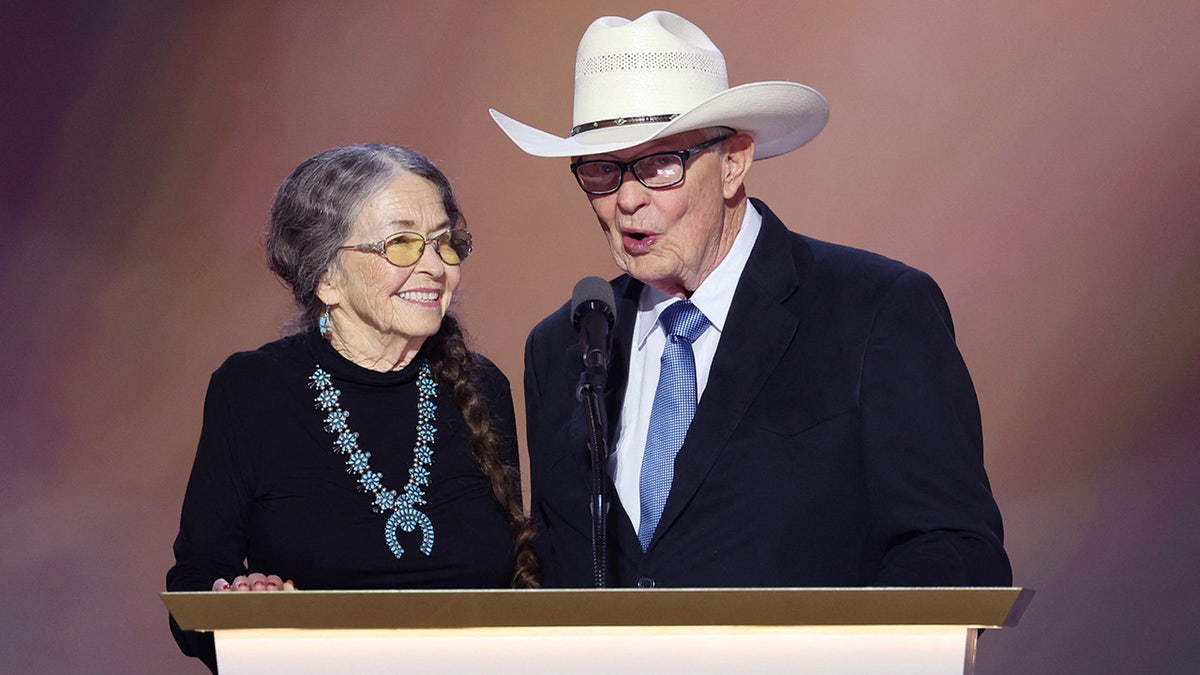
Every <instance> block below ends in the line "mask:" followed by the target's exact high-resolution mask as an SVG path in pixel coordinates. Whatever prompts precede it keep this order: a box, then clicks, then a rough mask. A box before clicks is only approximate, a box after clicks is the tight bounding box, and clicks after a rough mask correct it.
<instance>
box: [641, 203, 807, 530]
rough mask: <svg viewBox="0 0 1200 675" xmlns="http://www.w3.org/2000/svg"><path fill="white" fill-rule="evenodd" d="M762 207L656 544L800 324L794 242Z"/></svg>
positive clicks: (682, 450) (679, 459)
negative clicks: (795, 297)
mask: <svg viewBox="0 0 1200 675" xmlns="http://www.w3.org/2000/svg"><path fill="white" fill-rule="evenodd" d="M754 205H755V206H756V207H757V208H758V210H759V212H760V213H762V215H763V225H762V230H761V232H760V233H759V236H758V241H756V242H755V244H754V248H753V250H752V252H751V253H750V259H749V260H748V261H747V263H746V268H745V270H744V271H743V272H742V276H741V279H740V280H739V281H738V285H737V290H736V291H735V292H734V296H733V303H732V304H731V306H730V311H729V317H728V319H727V320H726V322H725V331H724V333H723V334H722V335H721V342H720V344H719V345H718V346H717V352H716V354H715V355H714V357H713V362H712V368H711V369H710V371H709V376H708V384H707V385H706V387H705V390H704V395H703V396H702V397H701V398H700V401H699V402H698V405H697V407H696V416H695V418H694V419H693V420H692V425H691V427H690V428H689V429H688V434H687V438H686V439H685V440H684V443H683V447H682V448H680V450H679V454H678V456H677V457H676V460H675V478H674V481H673V483H672V485H671V492H670V495H669V496H668V497H667V503H666V505H665V506H664V508H663V515H662V519H661V520H660V521H659V525H658V529H657V531H656V533H655V537H654V538H655V540H657V539H658V538H659V537H661V536H663V534H664V533H665V532H666V531H668V530H669V529H670V526H671V523H672V522H673V521H674V520H675V519H676V518H677V517H678V516H679V514H680V513H681V512H682V511H683V509H684V507H685V506H686V505H687V503H688V502H689V501H691V499H692V497H693V496H694V495H695V493H696V490H697V489H698V488H699V487H700V484H701V483H702V482H703V480H704V478H705V476H707V475H708V472H709V471H710V470H711V469H712V465H713V462H714V461H715V460H716V458H717V456H718V455H719V454H720V453H721V451H722V449H723V448H724V447H725V446H726V444H727V443H728V441H729V438H730V437H731V436H732V435H733V432H734V430H735V429H736V428H737V425H738V424H739V423H740V422H741V420H742V418H743V417H744V416H745V413H746V410H747V409H748V408H749V407H750V403H751V402H752V401H753V400H754V397H755V396H756V395H757V394H758V392H759V391H760V390H761V389H762V387H763V385H764V383H765V382H766V380H767V377H768V376H769V375H770V374H771V372H772V371H773V370H774V369H775V367H776V366H777V364H778V362H779V360H780V358H782V355H783V353H784V351H785V350H786V348H787V345H788V344H789V342H791V340H792V338H793V336H794V335H795V334H796V330H797V328H798V327H799V325H800V321H801V316H800V314H799V313H798V312H797V310H796V309H795V308H794V303H788V304H787V305H785V304H784V303H785V301H787V300H788V299H789V298H791V297H792V296H793V295H794V294H795V292H796V290H797V288H798V287H799V285H800V283H799V277H798V274H797V261H796V260H795V259H794V258H793V242H792V241H790V240H789V237H788V232H787V229H786V228H785V227H784V225H783V223H782V222H780V221H779V219H778V218H776V217H775V215H774V214H773V213H771V212H770V210H768V209H767V208H766V206H765V205H764V204H762V203H761V202H758V201H754ZM650 546H651V548H653V546H654V543H653V542H651V544H650Z"/></svg>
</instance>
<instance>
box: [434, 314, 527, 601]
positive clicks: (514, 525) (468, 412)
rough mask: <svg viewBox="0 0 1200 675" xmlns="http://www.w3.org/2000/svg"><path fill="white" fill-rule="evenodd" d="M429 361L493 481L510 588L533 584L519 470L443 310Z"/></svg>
mask: <svg viewBox="0 0 1200 675" xmlns="http://www.w3.org/2000/svg"><path fill="white" fill-rule="evenodd" d="M428 347H429V350H428V355H429V360H430V365H431V367H432V368H433V371H434V374H435V376H436V377H437V379H438V380H440V381H442V382H446V383H449V384H450V385H452V386H453V388H454V399H455V402H456V403H458V407H459V409H460V410H461V411H462V413H463V418H464V419H466V422H467V427H468V428H469V430H470V434H471V440H470V446H471V454H472V455H473V456H474V457H475V461H476V462H478V463H479V467H480V469H482V470H483V473H484V475H485V476H487V478H488V480H489V481H490V482H491V484H492V492H493V493H495V495H496V500H497V501H499V502H500V505H501V506H502V507H503V508H504V511H505V516H506V517H507V518H508V523H509V528H510V529H511V530H512V533H513V539H514V541H515V545H514V555H515V559H516V571H515V572H514V574H513V579H512V585H513V587H514V588H537V587H539V586H540V585H541V584H540V582H539V581H538V561H537V556H536V555H535V554H534V552H533V536H534V527H533V523H532V522H531V521H530V520H529V519H528V518H526V517H525V510H524V508H523V505H522V500H521V481H520V474H519V473H518V472H517V470H516V468H514V467H513V466H511V465H509V464H508V463H506V462H505V461H504V457H503V456H502V454H501V442H500V438H499V437H498V436H497V434H496V432H495V430H493V429H492V423H491V422H492V419H491V415H490V411H489V410H488V407H487V401H486V400H485V399H484V398H483V397H482V396H480V395H479V390H478V389H477V387H476V382H475V378H474V373H473V368H474V357H473V356H472V354H471V352H470V351H469V350H468V349H467V345H466V338H465V336H464V335H463V330H462V327H461V326H460V325H459V323H458V321H457V320H456V319H455V318H454V317H453V316H451V315H449V314H447V315H446V316H445V318H443V319H442V327H441V329H440V330H439V331H438V332H437V334H436V335H434V336H433V337H431V338H430V339H429V341H428Z"/></svg>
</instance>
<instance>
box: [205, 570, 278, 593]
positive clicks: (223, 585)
mask: <svg viewBox="0 0 1200 675" xmlns="http://www.w3.org/2000/svg"><path fill="white" fill-rule="evenodd" d="M212 589H213V590H214V591H294V590H296V584H294V583H292V580H291V579H288V580H287V581H284V580H282V579H280V578H279V577H278V576H277V575H274V574H270V575H268V574H263V573H261V572H251V573H250V574H247V575H246V576H237V577H234V578H233V581H225V580H224V579H217V580H216V581H214V582H213V586H212Z"/></svg>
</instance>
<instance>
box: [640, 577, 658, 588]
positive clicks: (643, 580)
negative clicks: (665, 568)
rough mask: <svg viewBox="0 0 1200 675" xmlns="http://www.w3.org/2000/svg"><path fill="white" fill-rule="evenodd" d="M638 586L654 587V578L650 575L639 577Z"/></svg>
mask: <svg viewBox="0 0 1200 675" xmlns="http://www.w3.org/2000/svg"><path fill="white" fill-rule="evenodd" d="M638 588H654V579H652V578H650V577H640V578H639V579H638Z"/></svg>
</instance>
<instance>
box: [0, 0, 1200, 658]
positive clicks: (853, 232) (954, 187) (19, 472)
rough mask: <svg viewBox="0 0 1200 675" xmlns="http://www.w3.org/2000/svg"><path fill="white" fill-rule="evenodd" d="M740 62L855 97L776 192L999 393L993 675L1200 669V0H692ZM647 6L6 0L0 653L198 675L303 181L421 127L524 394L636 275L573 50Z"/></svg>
mask: <svg viewBox="0 0 1200 675" xmlns="http://www.w3.org/2000/svg"><path fill="white" fill-rule="evenodd" d="M662 5H663V6H665V8H667V9H675V10H676V11H679V12H680V13H682V14H684V15H685V16H687V17H689V18H691V19H692V20H694V21H695V22H697V23H698V24H699V25H700V26H702V27H703V28H705V30H706V31H707V32H708V33H709V34H710V36H711V37H712V38H713V39H714V41H715V42H716V43H717V44H718V45H720V46H721V48H722V49H723V50H724V51H725V53H726V57H727V59H728V62H729V70H730V73H731V80H732V81H733V83H734V84H738V83H742V82H747V81H752V80H765V79H791V80H797V81H801V82H805V83H808V84H811V85H813V86H815V87H817V88H818V89H820V90H821V91H822V92H823V93H824V94H825V95H826V96H827V97H828V98H829V101H830V104H831V107H832V119H831V121H830V124H829V126H828V128H827V129H826V130H825V132H824V133H823V134H822V135H821V136H820V137H818V139H817V140H816V141H815V142H814V143H812V144H811V145H810V146H808V147H806V148H804V149H803V150H801V151H799V152H795V153H792V154H790V155H787V156H784V157H780V158H776V159H772V160H770V161H767V162H763V163H761V164H758V165H756V166H755V167H754V168H753V170H752V172H751V175H750V178H749V186H750V193H751V194H752V195H755V196H758V197H761V198H763V199H765V200H766V201H767V202H768V203H769V204H770V205H771V206H772V208H773V209H774V210H775V211H776V212H777V213H779V214H781V215H782V216H783V218H784V219H785V221H786V222H787V223H788V224H789V225H790V226H791V227H793V228H795V229H796V230H798V231H802V232H805V233H807V234H811V235H813V236H816V237H819V238H823V239H829V240H833V241H838V242H842V243H846V244H851V245H855V246H860V247H864V248H869V249H873V250H876V251H879V252H882V253H884V254H887V255H889V256H891V257H895V258H898V259H901V260H904V261H906V262H908V263H910V264H912V265H915V266H917V267H920V268H923V269H925V270H927V271H929V272H930V273H932V274H933V275H934V277H935V278H937V279H938V280H939V282H940V283H941V284H942V287H943V289H944V290H945V292H946V295H947V297H948V299H949V301H950V303H951V307H952V308H953V310H954V313H955V320H956V324H957V328H958V336H959V343H960V345H961V348H962V351H963V353H964V354H965V356H966V358H967V361H968V363H969V364H970V366H971V368H972V372H973V374H974V377H975V382H976V386H977V388H978V390H979V397H980V401H981V404H982V408H983V417H984V426H985V433H986V453H987V464H988V468H989V470H990V473H991V477H992V483H993V487H994V489H995V493H996V497H997V499H998V500H999V502H1000V505H1001V508H1002V510H1003V512H1004V515H1005V525H1006V528H1007V544H1008V548H1009V551H1010V553H1011V556H1012V560H1013V567H1014V569H1015V571H1016V583H1017V584H1018V585H1021V586H1026V587H1031V588H1035V589H1037V592H1038V595H1037V597H1036V599H1035V601H1034V603H1033V605H1032V606H1031V607H1030V609H1029V611H1028V613H1027V614H1026V616H1025V618H1024V620H1023V622H1022V625H1021V626H1020V627H1019V628H1017V629H1015V630H1011V631H994V632H989V633H988V634H987V635H985V636H984V637H983V639H982V641H981V643H980V658H979V672H980V673H989V674H990V673H1017V672H1022V673H1059V672H1114V673H1115V672H1121V673H1123V672H1178V671H1182V670H1186V669H1189V668H1191V667H1194V665H1195V663H1196V662H1197V660H1198V659H1200V642H1197V641H1196V640H1194V639H1192V638H1189V637H1188V633H1189V631H1190V629H1191V628H1193V627H1194V626H1196V625H1197V624H1200V609H1198V607H1200V592H1198V591H1197V586H1196V583H1195V580H1194V578H1193V577H1194V576H1195V569H1196V564H1197V563H1196V560H1197V558H1198V557H1200V498H1197V496H1196V495H1197V492H1198V490H1197V488H1198V486H1200V458H1198V457H1197V449H1198V446H1200V440H1198V439H1200V265H1198V264H1197V263H1198V262H1200V222H1198V221H1200V125H1198V122H1200V5H1198V4H1197V3H1195V2H1187V1H1178V2H1171V1H1165V0H1164V1H1163V2H1155V3H1143V2H1132V1H1130V2H1094V1H1085V0H1046V1H1040V2H1034V1H1032V0H1030V1H1028V2H1021V1H1013V2H987V3H985V2H951V1H949V0H945V1H942V0H929V1H923V2H922V1H917V0H912V1H907V2H891V1H887V0H877V1H868V0H864V1H861V2H846V3H843V2H833V1H829V0H820V1H811V2H793V1H786V2H745V3H732V2H728V1H725V2H693V3H680V2H666V3H662ZM652 8H654V7H653V6H652V5H648V4H645V3H642V2H630V1H627V0H615V1H612V2H609V3H605V4H598V3H566V2H564V3H544V2H532V1H529V2H493V3H483V2H479V3H476V2H470V1H461V2H452V1H439V2H339V3H335V2H318V1H308V2H305V1H300V0H296V1H282V0H281V1H277V2H266V1H261V2H232V1H228V2H216V1H212V2H182V1H180V2H148V1H145V2H65V3H64V2H35V1H18V2H13V1H10V0H5V1H3V2H0V158H2V159H0V283H2V286H0V351H2V353H3V354H4V358H3V366H2V367H0V372H2V373H3V377H2V379H0V671H2V672H6V673H58V672H181V673H183V672H201V671H202V668H201V667H200V665H199V663H197V662H192V661H190V660H188V659H185V658H184V657H182V656H181V655H180V654H179V653H178V652H177V650H176V648H175V645H174V644H173V642H172V641H171V638H170V635H169V634H168V632H167V629H166V612H165V610H164V609H163V607H162V605H161V603H160V602H159V599H158V597H157V594H158V592H159V591H160V590H162V586H163V574H164V572H165V570H166V569H167V567H168V566H169V565H170V564H171V551H170V547H171V542H172V539H173V537H174V535H175V529H176V525H177V519H178V509H179V503H180V498H181V496H182V493H183V489H184V484H185V481H186V478H187V472H188V469H189V466H190V463H191V460H192V454H193V452H194V446H195V441H196V437H197V433H198V428H199V421H200V407H201V402H202V398H203V395H204V389H205V384H206V382H207V378H208V374H209V373H210V372H211V371H212V369H213V368H215V367H216V366H217V365H218V364H219V363H220V362H221V360H222V359H223V358H224V357H225V356H226V355H228V354H229V353H230V352H232V351H235V350H242V349H248V348H253V347H255V346H257V345H259V344H261V343H263V342H266V341H269V340H271V339H273V338H274V337H276V336H277V335H278V333H279V330H280V326H281V325H282V324H283V323H284V322H285V321H286V320H287V319H288V318H289V316H290V315H291V306H290V301H289V296H288V294H287V293H286V292H285V290H284V289H283V288H282V287H281V286H280V285H279V283H277V282H276V281H275V280H274V279H273V278H272V277H271V275H270V274H269V273H268V272H267V270H266V267H265V265H264V263H263V254H262V247H261V234H262V231H263V229H264V225H265V221H266V211H267V206H268V203H269V201H270V199H271V196H272V193H273V191H274V189H275V187H276V186H277V184H278V183H279V181H280V180H281V179H282V178H283V177H284V176H285V175H286V174H287V173H288V172H289V171H290V170H291V169H292V167H294V166H295V165H296V164H297V163H298V162H299V161H301V160H302V159H304V158H305V157H307V156H309V155H311V154H313V153H315V152H318V151H320V150H323V149H326V148H329V147H332V146H335V145H341V144H346V143H354V142H363V141H382V142H390V143H397V144H404V145H410V146H412V147H413V148H415V149H418V150H420V151H421V152H424V153H425V154H427V155H429V156H430V157H432V158H434V159H436V160H438V161H439V162H440V163H441V164H442V166H443V167H444V168H445V170H446V171H447V173H448V174H449V175H450V177H451V179H452V180H453V181H454V182H455V185H456V188H457V191H458V193H459V196H460V199H461V201H462V203H463V205H464V208H465V210H466V213H467V215H468V218H469V221H470V224H471V226H472V229H473V230H474V232H475V234H476V237H477V241H478V254H477V256H476V257H475V258H473V259H472V260H471V262H470V264H469V269H467V270H466V276H465V281H464V292H462V294H461V295H462V297H461V302H460V303H459V312H460V313H461V315H462V316H463V317H464V318H465V320H466V322H467V325H468V327H469V329H470V330H471V331H472V333H473V335H474V338H475V342H476V346H477V347H478V348H479V349H480V350H481V351H483V352H485V353H487V354H489V355H490V356H492V357H493V358H494V359H495V360H496V361H497V362H498V363H499V364H500V365H501V367H502V368H504V369H505V371H506V372H507V373H508V374H509V376H510V377H511V378H512V379H513V380H514V386H515V389H516V392H515V393H516V394H517V398H518V406H519V405H520V401H521V400H522V399H521V391H520V379H521V350H522V342H523V339H524V336H525V334H526V333H527V331H528V330H529V328H530V327H531V326H532V325H533V324H534V323H535V322H536V321H537V320H538V319H539V318H541V317H542V316H543V315H545V314H546V313H548V312H549V311H551V310H552V309H553V308H555V307H556V306H557V305H559V304H560V303H561V302H563V301H564V300H565V299H566V298H567V297H568V295H569V293H570V290H571V286H572V284H573V283H574V281H576V280H577V279H578V278H579V277H581V276H584V275H588V274H599V275H606V276H607V275H611V274H613V273H614V272H615V268H614V267H613V265H612V263H611V261H610V260H609V259H608V257H607V253H606V249H605V247H604V245H603V243H602V240H601V235H600V233H599V231H598V229H597V226H596V225H595V224H594V220H593V218H592V216H591V215H590V211H589V209H588V207H587V205H586V202H585V200H584V199H583V197H582V196H581V195H580V194H579V193H578V190H577V189H576V187H575V185H574V183H573V181H572V179H571V176H570V174H569V173H568V172H567V170H566V166H565V162H562V161H554V160H541V159H536V158H532V157H527V156H525V155H524V154H522V153H521V152H519V151H518V150H517V149H516V148H515V147H513V146H512V145H511V144H510V143H509V142H508V141H507V139H506V138H505V137H504V136H503V135H502V134H501V133H500V132H499V130H498V129H496V128H495V127H494V126H493V124H492V122H491V121H490V119H489V118H488V116H487V108H488V107H489V106H494V107H497V108H499V109H501V110H503V111H504V112H506V113H508V114H510V115H513V116H515V117H517V118H518V119H521V120H523V121H527V122H530V123H532V124H534V125H536V126H539V127H542V128H546V129H552V130H560V131H562V130H565V129H566V128H567V127H568V126H569V125H570V115H571V77H572V65H573V59H574V50H575V46H576V44H577V42H578V39H579V36H580V35H581V34H582V32H583V30H584V28H585V27H586V26H587V24H588V23H589V22H590V21H591V20H592V19H593V18H595V17H596V16H597V15H598V14H599V13H605V14H615V15H621V16H626V17H634V16H637V15H639V14H641V13H642V12H644V11H646V10H648V9H652Z"/></svg>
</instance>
